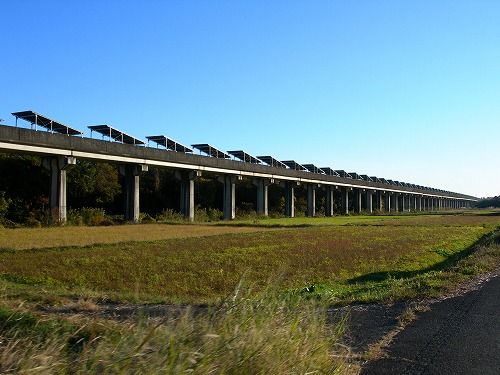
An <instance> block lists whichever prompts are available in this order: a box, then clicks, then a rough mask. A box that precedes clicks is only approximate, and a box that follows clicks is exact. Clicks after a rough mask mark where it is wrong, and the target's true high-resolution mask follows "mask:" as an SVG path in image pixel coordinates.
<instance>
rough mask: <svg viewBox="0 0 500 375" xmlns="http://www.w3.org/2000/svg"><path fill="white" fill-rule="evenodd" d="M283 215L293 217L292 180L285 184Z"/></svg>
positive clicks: (293, 185)
mask: <svg viewBox="0 0 500 375" xmlns="http://www.w3.org/2000/svg"><path fill="white" fill-rule="evenodd" d="M285 215H286V216H288V217H295V184H294V183H292V182H287V183H286V185H285Z"/></svg>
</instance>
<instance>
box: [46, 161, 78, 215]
mask: <svg viewBox="0 0 500 375" xmlns="http://www.w3.org/2000/svg"><path fill="white" fill-rule="evenodd" d="M74 164H76V158H74V157H72V156H68V157H64V156H59V157H52V158H47V159H43V166H44V167H45V169H47V170H49V171H50V195H49V207H50V221H51V223H61V224H64V223H65V222H66V220H67V208H66V204H67V203H66V168H67V167H68V166H69V165H74Z"/></svg>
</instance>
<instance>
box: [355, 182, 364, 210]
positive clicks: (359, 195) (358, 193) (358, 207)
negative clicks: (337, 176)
mask: <svg viewBox="0 0 500 375" xmlns="http://www.w3.org/2000/svg"><path fill="white" fill-rule="evenodd" d="M361 202H362V189H359V188H356V189H354V210H355V211H356V212H357V213H358V214H359V213H360V212H361V208H362V206H361V205H362V203H361Z"/></svg>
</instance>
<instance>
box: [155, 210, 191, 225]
mask: <svg viewBox="0 0 500 375" xmlns="http://www.w3.org/2000/svg"><path fill="white" fill-rule="evenodd" d="M184 220H185V219H184V216H183V215H182V214H181V213H180V212H177V211H174V210H172V209H171V208H167V209H165V210H163V211H162V212H160V213H159V214H157V215H156V221H159V222H164V223H171V222H176V223H177V222H182V221H184Z"/></svg>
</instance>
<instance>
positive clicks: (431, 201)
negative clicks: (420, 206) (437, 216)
mask: <svg viewBox="0 0 500 375" xmlns="http://www.w3.org/2000/svg"><path fill="white" fill-rule="evenodd" d="M429 200H430V210H431V211H434V198H429Z"/></svg>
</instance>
